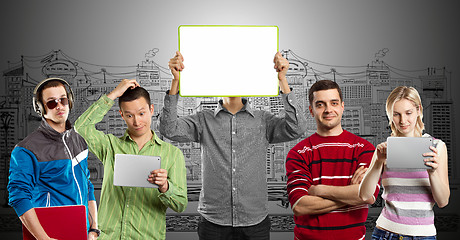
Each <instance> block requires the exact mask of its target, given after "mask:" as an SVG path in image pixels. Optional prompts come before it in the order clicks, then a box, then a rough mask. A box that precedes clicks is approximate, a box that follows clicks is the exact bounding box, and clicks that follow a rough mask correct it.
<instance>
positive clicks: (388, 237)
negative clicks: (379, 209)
mask: <svg viewBox="0 0 460 240" xmlns="http://www.w3.org/2000/svg"><path fill="white" fill-rule="evenodd" d="M372 239H373V240H432V239H433V240H436V236H428V237H427V236H407V235H401V234H397V233H392V232H388V231H385V230H383V229H380V228H377V227H375V228H374V232H373V233H372Z"/></svg>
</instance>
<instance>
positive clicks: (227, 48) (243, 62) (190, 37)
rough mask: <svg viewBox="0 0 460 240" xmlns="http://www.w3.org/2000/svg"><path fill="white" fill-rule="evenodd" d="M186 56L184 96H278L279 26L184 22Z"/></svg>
mask: <svg viewBox="0 0 460 240" xmlns="http://www.w3.org/2000/svg"><path fill="white" fill-rule="evenodd" d="M178 38H179V51H180V52H181V54H182V56H183V57H184V66H185V68H184V70H182V71H181V72H180V82H179V90H180V92H179V93H180V95H181V96H184V97H243V96H246V97H256V96H260V97H262V96H277V95H278V93H279V88H278V87H279V80H278V73H277V72H276V69H274V65H275V64H274V63H273V59H274V58H275V54H276V52H278V27H277V26H255V25H240V26H239V25H181V26H179V29H178Z"/></svg>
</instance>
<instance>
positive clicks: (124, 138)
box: [121, 129, 163, 145]
mask: <svg viewBox="0 0 460 240" xmlns="http://www.w3.org/2000/svg"><path fill="white" fill-rule="evenodd" d="M150 131H152V134H153V136H152V139H150V141H151V142H152V143H157V144H158V145H161V144H162V143H163V141H162V140H161V139H160V138H159V137H158V136H157V135H156V134H155V132H154V131H153V130H150ZM121 140H123V141H128V140H131V141H133V142H134V140H133V139H132V138H131V136H129V133H128V129H126V131H125V134H124V135H123V137H121Z"/></svg>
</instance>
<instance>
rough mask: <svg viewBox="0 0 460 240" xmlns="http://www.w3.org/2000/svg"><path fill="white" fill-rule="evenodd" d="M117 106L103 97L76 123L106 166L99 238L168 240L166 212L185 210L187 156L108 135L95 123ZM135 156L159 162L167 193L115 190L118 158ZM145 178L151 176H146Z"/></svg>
mask: <svg viewBox="0 0 460 240" xmlns="http://www.w3.org/2000/svg"><path fill="white" fill-rule="evenodd" d="M113 104H114V101H113V100H112V99H110V98H108V97H107V95H104V96H102V97H101V98H100V99H99V100H98V101H97V102H95V103H94V104H93V105H91V106H90V107H89V108H88V109H87V110H86V111H85V112H84V113H83V114H82V115H81V116H80V117H79V118H78V119H77V121H76V122H75V130H76V131H77V132H78V133H79V134H80V135H81V136H82V137H83V138H84V139H85V140H86V142H87V143H88V147H89V150H90V151H91V152H92V153H94V154H95V155H96V156H97V157H98V158H99V159H100V160H101V161H102V163H103V164H104V180H103V182H102V192H101V199H100V203H99V210H98V225H99V228H100V229H101V235H100V237H99V238H98V239H110V240H112V239H129V240H131V239H133V240H134V239H142V240H144V239H164V238H165V233H166V220H165V213H166V209H167V208H168V207H170V208H171V209H172V210H174V211H176V212H182V211H184V210H185V208H186V207H187V182H186V170H185V162H184V155H183V154H182V152H181V151H180V150H179V149H178V148H176V147H174V146H173V145H171V144H169V143H166V142H164V141H162V140H161V139H159V138H158V137H157V136H156V135H155V133H153V131H152V133H153V137H152V139H151V140H150V141H149V142H147V143H146V144H145V145H144V147H143V148H142V149H141V150H139V148H138V146H137V143H136V142H134V141H133V140H132V139H131V137H130V136H129V135H128V131H126V133H125V135H124V136H123V137H120V138H118V137H115V136H114V135H112V134H104V133H103V132H101V131H98V130H96V127H95V124H96V123H98V122H100V121H101V120H102V119H103V118H104V115H105V114H106V113H107V112H108V111H109V109H110V108H111V107H112V106H113ZM117 153H120V154H137V155H151V156H160V157H161V168H162V169H166V170H167V171H168V182H169V189H168V191H167V192H166V193H161V192H160V191H159V190H158V189H156V188H139V187H119V186H114V185H113V166H114V159H115V154H117ZM145 177H146V178H147V176H145Z"/></svg>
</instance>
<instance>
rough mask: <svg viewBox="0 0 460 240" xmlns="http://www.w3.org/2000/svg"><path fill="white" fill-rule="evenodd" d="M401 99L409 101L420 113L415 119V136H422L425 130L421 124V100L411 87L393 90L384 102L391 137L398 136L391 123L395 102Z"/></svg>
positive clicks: (398, 133) (400, 87)
mask: <svg viewBox="0 0 460 240" xmlns="http://www.w3.org/2000/svg"><path fill="white" fill-rule="evenodd" d="M401 99H407V100H409V101H411V102H412V103H413V104H414V106H415V107H416V108H417V111H419V112H420V115H419V116H418V117H417V122H416V123H415V135H416V136H422V132H423V130H424V129H425V124H423V121H422V119H423V107H422V100H421V98H420V95H419V94H418V91H417V90H416V89H415V88H413V87H406V86H399V87H397V88H395V89H394V90H393V91H392V92H391V93H390V95H389V96H388V98H387V102H386V111H387V117H388V125H390V127H391V136H400V135H401V134H400V132H399V131H398V129H397V128H396V126H395V123H394V122H393V108H394V105H395V103H396V102H397V101H399V100H401Z"/></svg>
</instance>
